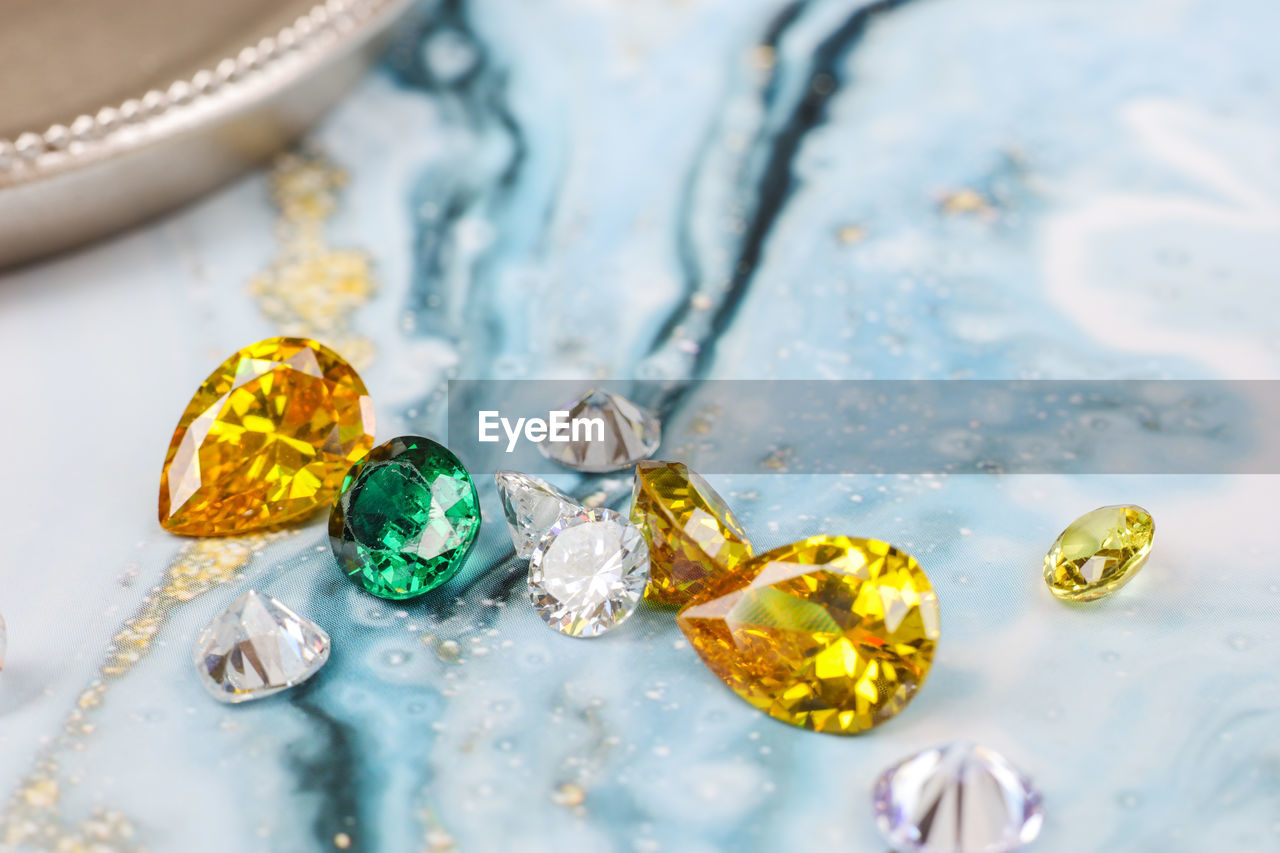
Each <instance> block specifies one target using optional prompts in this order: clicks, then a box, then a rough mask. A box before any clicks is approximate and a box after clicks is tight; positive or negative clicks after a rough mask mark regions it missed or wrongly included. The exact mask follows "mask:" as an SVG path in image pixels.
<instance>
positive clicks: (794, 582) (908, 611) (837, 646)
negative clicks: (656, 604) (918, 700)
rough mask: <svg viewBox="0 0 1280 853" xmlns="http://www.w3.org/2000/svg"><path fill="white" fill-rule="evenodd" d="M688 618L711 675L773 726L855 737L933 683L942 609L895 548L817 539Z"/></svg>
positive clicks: (728, 583)
mask: <svg viewBox="0 0 1280 853" xmlns="http://www.w3.org/2000/svg"><path fill="white" fill-rule="evenodd" d="M711 594H712V595H714V596H715V597H714V598H709V599H707V600H698V601H695V602H694V603H692V604H690V605H689V606H688V607H686V608H685V609H684V610H682V611H680V614H679V616H677V617H676V622H677V623H678V624H679V625H680V630H682V631H683V632H684V635H685V637H687V638H688V640H689V643H690V645H692V646H693V648H694V650H695V651H696V652H697V653H698V654H699V655H700V656H701V657H702V660H703V662H704V663H706V665H707V666H708V667H710V668H711V671H712V672H714V673H715V674H716V675H718V676H719V677H720V679H721V680H722V681H724V683H725V684H727V685H729V687H731V688H732V689H733V690H734V692H735V693H737V694H738V695H739V696H741V697H742V698H743V699H745V700H746V701H748V702H750V703H751V704H752V705H754V706H756V707H757V708H759V709H761V710H762V711H764V712H765V713H767V714H769V715H770V716H772V717H776V718H777V719H779V720H783V721H784V722H787V723H790V724H792V725H794V726H801V727H803V728H806V729H813V730H815V731H820V732H829V733H832V734H857V733H858V732H861V731H865V730H866V729H869V728H871V727H872V726H875V725H877V724H879V723H882V722H884V721H885V720H887V719H889V718H890V717H892V716H893V715H894V714H896V713H898V712H899V711H900V710H902V709H903V708H904V707H905V706H906V704H907V703H908V702H909V701H911V698H912V697H913V696H914V695H915V694H916V691H917V690H919V689H920V685H921V684H923V683H924V679H925V676H926V675H928V673H929V666H930V665H931V664H932V663H933V653H934V648H935V646H936V644H937V640H938V634H939V617H938V599H937V596H936V595H935V594H934V592H933V587H932V586H931V585H930V584H929V579H928V577H926V576H925V573H924V570H923V569H921V568H920V564H919V563H917V562H916V561H915V559H913V558H912V557H911V556H910V555H909V554H906V553H904V552H902V551H899V550H898V549H897V548H894V547H893V546H892V545H889V544H888V543H886V542H879V541H877V540H874V539H853V538H850V537H848V536H812V537H810V538H808V539H805V540H803V541H801V542H796V543H794V544H792V545H784V546H783V547H781V548H775V549H774V550H772V551H768V552H766V553H764V554H760V555H758V556H756V557H754V558H752V559H751V560H748V561H747V562H745V563H743V564H742V565H741V566H739V567H738V570H737V571H736V572H733V573H732V574H730V575H727V576H725V577H724V578H723V579H722V580H721V581H719V582H718V583H717V585H716V586H715V588H714V589H713V590H712V593H711Z"/></svg>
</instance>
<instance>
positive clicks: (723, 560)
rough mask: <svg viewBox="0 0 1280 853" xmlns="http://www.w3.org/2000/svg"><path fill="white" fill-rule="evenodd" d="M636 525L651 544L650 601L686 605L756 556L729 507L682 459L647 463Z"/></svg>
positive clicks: (635, 500) (642, 467)
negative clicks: (727, 573) (745, 561)
mask: <svg viewBox="0 0 1280 853" xmlns="http://www.w3.org/2000/svg"><path fill="white" fill-rule="evenodd" d="M631 523H632V524H634V525H635V526H636V527H639V528H640V531H641V533H643V534H644V538H645V541H647V542H648V543H649V585H648V586H647V587H645V590H644V597H645V600H646V601H649V602H652V603H654V604H668V605H684V604H688V603H689V602H690V601H691V600H693V599H695V598H697V597H698V596H700V595H702V594H703V593H704V592H706V590H707V588H708V586H709V585H710V584H711V582H712V581H714V580H715V579H716V578H717V577H719V576H721V575H723V574H725V573H726V572H729V571H732V570H733V569H735V568H737V567H738V564H739V563H741V562H742V561H743V560H746V559H747V558H749V557H750V556H751V543H750V542H749V541H748V540H747V534H746V533H745V532H744V531H743V529H742V524H741V523H739V521H738V519H737V517H736V516H734V514H733V511H732V510H730V509H729V505H728V504H726V503H725V502H724V498H722V497H720V495H719V494H717V493H716V490H715V489H713V488H711V486H709V485H707V481H706V480H704V479H702V477H700V476H698V474H697V472H695V471H691V470H690V469H689V466H688V465H684V464H682V463H680V462H641V463H640V464H639V465H637V466H636V484H635V491H634V493H633V496H632V502H631Z"/></svg>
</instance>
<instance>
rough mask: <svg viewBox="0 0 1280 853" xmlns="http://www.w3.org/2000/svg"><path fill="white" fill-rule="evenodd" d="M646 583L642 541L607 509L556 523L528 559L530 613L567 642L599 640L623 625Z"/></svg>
mask: <svg viewBox="0 0 1280 853" xmlns="http://www.w3.org/2000/svg"><path fill="white" fill-rule="evenodd" d="M648 582H649V548H648V546H647V545H645V541H644V537H643V536H642V535H641V534H640V531H639V529H638V528H636V526H635V525H633V524H630V523H629V522H628V521H627V520H626V519H625V518H623V517H622V516H621V515H619V514H618V513H616V512H614V511H613V510H610V509H582V510H579V511H578V512H576V513H574V514H573V515H570V516H568V517H567V518H564V519H561V520H560V521H557V522H556V523H555V524H554V525H552V527H551V529H550V530H548V531H547V532H546V533H545V534H544V535H543V536H542V538H541V539H540V540H539V541H538V544H537V546H536V547H535V548H534V550H533V555H532V556H531V557H530V558H529V597H530V599H532V600H533V607H534V609H535V610H537V611H538V615H539V616H541V617H542V619H543V621H545V622H546V623H547V624H548V625H550V626H551V627H552V628H555V629H556V630H557V631H559V632H560V633H561V634H567V635H568V636H570V637H597V636H599V635H601V634H603V633H604V632H605V631H608V630H610V629H612V628H616V627H617V626H618V625H620V624H622V622H623V620H625V619H626V618H627V617H628V616H630V615H631V613H632V612H633V611H634V610H635V608H636V605H637V604H638V603H639V601H640V597H641V596H642V595H643V594H644V588H645V585H646V584H648Z"/></svg>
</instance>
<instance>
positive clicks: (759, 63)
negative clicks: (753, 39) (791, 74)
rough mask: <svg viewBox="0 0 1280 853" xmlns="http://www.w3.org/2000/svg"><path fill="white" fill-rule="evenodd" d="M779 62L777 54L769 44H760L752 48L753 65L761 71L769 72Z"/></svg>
mask: <svg viewBox="0 0 1280 853" xmlns="http://www.w3.org/2000/svg"><path fill="white" fill-rule="evenodd" d="M777 61H778V57H777V53H776V51H774V49H773V47H772V46H770V45H767V44H758V45H755V46H754V47H752V48H751V65H752V67H754V68H757V69H759V70H760V71H768V70H770V69H772V68H773V66H774V64H775V63H776V62H777Z"/></svg>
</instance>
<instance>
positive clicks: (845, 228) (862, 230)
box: [836, 225, 867, 246]
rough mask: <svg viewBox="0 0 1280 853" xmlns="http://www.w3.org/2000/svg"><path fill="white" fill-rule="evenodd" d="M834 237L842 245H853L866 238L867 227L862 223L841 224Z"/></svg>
mask: <svg viewBox="0 0 1280 853" xmlns="http://www.w3.org/2000/svg"><path fill="white" fill-rule="evenodd" d="M836 239H837V240H839V241H840V245H842V246H853V245H856V244H858V243H861V242H862V241H863V240H865V239H867V229H866V227H865V226H862V225H842V226H840V228H839V229H838V230H837V231H836Z"/></svg>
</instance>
